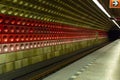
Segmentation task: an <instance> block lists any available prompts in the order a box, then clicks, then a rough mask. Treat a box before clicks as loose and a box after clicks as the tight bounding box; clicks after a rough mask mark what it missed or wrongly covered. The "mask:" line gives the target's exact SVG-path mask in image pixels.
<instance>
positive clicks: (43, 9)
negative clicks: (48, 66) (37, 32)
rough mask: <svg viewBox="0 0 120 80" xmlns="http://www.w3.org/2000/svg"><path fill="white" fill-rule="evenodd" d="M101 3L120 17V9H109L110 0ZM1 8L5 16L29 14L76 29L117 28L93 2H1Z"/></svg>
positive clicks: (74, 0)
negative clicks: (72, 26) (10, 12)
mask: <svg viewBox="0 0 120 80" xmlns="http://www.w3.org/2000/svg"><path fill="white" fill-rule="evenodd" d="M100 1H101V2H102V3H104V4H105V7H106V8H107V10H108V12H109V11H110V13H111V14H112V15H114V16H120V14H118V13H119V10H118V9H109V8H108V4H109V0H100ZM8 3H9V4H8ZM2 7H3V8H2ZM0 8H1V12H0V13H3V12H5V9H6V12H5V13H4V14H8V13H9V10H12V11H13V12H15V13H16V12H20V14H21V12H22V13H23V16H22V17H26V14H27V18H31V16H32V17H33V16H34V18H36V16H37V17H38V18H39V19H40V20H46V21H49V20H50V21H51V22H52V21H53V22H58V23H62V24H68V25H74V26H76V27H86V28H92V29H102V30H107V31H108V30H109V29H110V28H111V27H112V26H115V25H114V24H113V22H112V21H111V20H110V19H109V18H108V17H107V16H106V15H105V14H104V13H103V12H102V11H101V10H100V9H99V8H98V7H97V5H95V3H94V2H93V1H92V0H1V1H0ZM10 15H14V14H10ZM17 16H20V15H19V14H18V15H17Z"/></svg>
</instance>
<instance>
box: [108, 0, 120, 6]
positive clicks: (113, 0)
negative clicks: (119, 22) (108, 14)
mask: <svg viewBox="0 0 120 80" xmlns="http://www.w3.org/2000/svg"><path fill="white" fill-rule="evenodd" d="M109 4H110V5H109V6H110V8H120V0H110V2H109Z"/></svg>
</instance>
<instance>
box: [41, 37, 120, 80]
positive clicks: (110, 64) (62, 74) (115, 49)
mask: <svg viewBox="0 0 120 80" xmlns="http://www.w3.org/2000/svg"><path fill="white" fill-rule="evenodd" d="M43 80H120V39H118V40H116V41H114V42H112V43H110V44H108V45H106V46H104V47H103V48H101V49H99V50H97V51H95V52H93V53H91V54H89V55H87V56H85V57H83V58H82V59H80V60H78V61H76V62H74V63H72V64H70V65H68V66H66V67H64V68H63V69H60V70H59V71H57V72H55V73H53V74H51V75H49V76H47V77H45V78H44V79H43Z"/></svg>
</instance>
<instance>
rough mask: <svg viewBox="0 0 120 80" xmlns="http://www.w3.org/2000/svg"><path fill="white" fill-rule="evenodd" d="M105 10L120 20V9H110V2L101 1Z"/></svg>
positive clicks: (107, 0) (119, 22)
mask: <svg viewBox="0 0 120 80" xmlns="http://www.w3.org/2000/svg"><path fill="white" fill-rule="evenodd" d="M99 1H100V2H101V3H102V5H103V6H104V8H105V9H106V10H107V12H109V14H111V16H112V17H114V18H120V8H109V1H110V0H99ZM117 23H118V24H119V25H120V21H117ZM112 29H119V28H117V27H113V28H112Z"/></svg>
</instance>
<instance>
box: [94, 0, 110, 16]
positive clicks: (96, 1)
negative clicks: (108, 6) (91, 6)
mask: <svg viewBox="0 0 120 80" xmlns="http://www.w3.org/2000/svg"><path fill="white" fill-rule="evenodd" d="M93 2H94V3H95V4H96V5H97V6H98V7H99V8H100V9H101V10H102V11H103V12H104V13H105V14H106V15H107V16H108V17H109V18H111V16H110V14H109V13H108V12H107V11H106V10H105V9H104V7H103V6H102V5H101V4H100V3H99V1H98V0H93Z"/></svg>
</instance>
